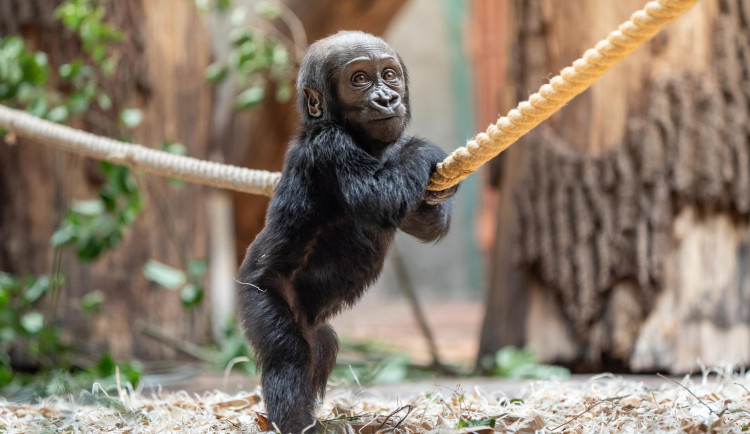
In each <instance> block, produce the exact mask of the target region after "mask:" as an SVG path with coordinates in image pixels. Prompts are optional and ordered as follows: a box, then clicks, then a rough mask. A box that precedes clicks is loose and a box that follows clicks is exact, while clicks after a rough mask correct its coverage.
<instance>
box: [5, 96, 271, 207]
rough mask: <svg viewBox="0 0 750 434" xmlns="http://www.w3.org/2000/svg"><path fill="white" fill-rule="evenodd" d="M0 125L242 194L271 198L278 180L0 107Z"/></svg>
mask: <svg viewBox="0 0 750 434" xmlns="http://www.w3.org/2000/svg"><path fill="white" fill-rule="evenodd" d="M0 126H3V127H5V128H7V129H8V130H9V131H11V132H13V133H14V134H17V135H19V136H22V137H27V138H30V139H34V140H36V141H39V142H42V143H45V144H48V145H51V146H54V147H57V148H60V149H64V150H67V151H71V152H75V153H77V154H81V155H85V156H87V157H91V158H96V159H99V160H105V161H109V162H112V163H117V164H121V165H123V166H128V167H130V168H133V169H137V170H145V171H148V172H152V173H156V174H158V175H163V176H168V177H172V178H180V179H183V180H185V181H190V182H197V183H200V184H208V185H211V186H214V187H219V188H227V189H230V190H236V191H242V192H245V193H253V194H262V195H265V196H269V197H270V196H273V190H274V188H275V187H276V184H277V183H278V182H279V179H280V178H281V174H280V173H278V172H268V171H266V170H252V169H246V168H243V167H236V166H229V165H226V164H220V163H214V162H211V161H204V160H199V159H196V158H191V157H185V156H182V155H174V154H170V153H168V152H164V151H159V150H156V149H151V148H147V147H145V146H141V145H135V144H130V143H125V142H120V141H117V140H113V139H109V138H106V137H100V136H96V135H94V134H91V133H87V132H85V131H80V130H76V129H73V128H70V127H66V126H64V125H59V124H55V123H53V122H49V121H46V120H44V119H39V118H37V117H34V116H32V115H30V114H28V113H26V112H23V111H20V110H15V109H11V108H8V107H5V106H2V105H0Z"/></svg>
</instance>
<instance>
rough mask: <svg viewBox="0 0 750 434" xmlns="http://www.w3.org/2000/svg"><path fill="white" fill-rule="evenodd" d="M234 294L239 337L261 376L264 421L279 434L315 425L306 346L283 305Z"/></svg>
mask: <svg viewBox="0 0 750 434" xmlns="http://www.w3.org/2000/svg"><path fill="white" fill-rule="evenodd" d="M240 293H241V299H242V307H243V315H244V327H245V334H246V335H247V338H248V340H249V341H250V343H251V345H252V347H253V349H254V351H255V358H256V363H257V364H258V366H259V367H260V370H261V383H262V385H263V399H264V400H265V402H266V409H267V410H268V418H269V421H271V422H275V423H276V425H278V427H279V429H280V430H281V432H283V433H290V432H291V433H294V434H298V433H301V432H302V430H304V429H305V428H307V427H308V426H311V425H312V424H313V422H314V421H315V416H314V411H315V395H316V391H315V386H314V385H313V383H312V381H311V378H310V372H311V368H312V366H311V365H312V358H311V356H312V354H311V351H310V345H309V344H308V342H307V341H306V340H305V338H304V336H303V333H302V330H301V329H300V327H299V326H298V325H297V323H296V322H295V321H294V315H293V314H292V311H291V309H290V308H289V305H288V304H287V303H286V301H285V300H284V299H283V298H282V297H281V296H279V295H278V294H277V293H275V292H274V291H273V290H271V289H270V288H269V290H268V291H267V292H261V291H258V290H255V289H252V288H251V289H243V290H241V291H240ZM312 429H313V430H314V428H312Z"/></svg>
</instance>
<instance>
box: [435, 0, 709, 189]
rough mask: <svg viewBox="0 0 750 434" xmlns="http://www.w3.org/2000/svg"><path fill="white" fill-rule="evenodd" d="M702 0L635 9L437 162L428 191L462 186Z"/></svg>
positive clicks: (662, 1) (669, 0)
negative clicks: (616, 27) (466, 141)
mask: <svg viewBox="0 0 750 434" xmlns="http://www.w3.org/2000/svg"><path fill="white" fill-rule="evenodd" d="M697 1H698V0H654V1H651V2H649V3H648V4H647V5H646V6H645V7H644V8H643V9H642V10H640V11H638V12H636V13H634V14H633V15H632V16H631V17H630V20H628V21H626V22H625V23H623V24H622V25H620V27H619V28H618V29H617V30H615V31H613V32H612V33H610V34H609V36H607V38H606V39H604V40H601V41H599V43H597V44H596V46H595V47H594V48H592V49H589V50H588V51H586V53H584V55H583V57H582V58H580V59H578V60H576V61H575V62H573V64H572V65H571V66H568V67H566V68H565V69H563V70H562V71H561V72H560V74H559V75H558V76H556V77H554V78H553V79H552V80H550V82H549V83H548V84H545V85H544V86H542V87H541V89H539V92H537V93H535V94H533V95H531V97H530V98H529V99H528V100H527V101H524V102H522V103H520V104H518V106H517V107H516V108H515V109H513V110H511V111H510V112H509V113H508V114H507V116H504V117H501V118H500V119H498V121H497V123H495V124H494V125H490V126H489V127H488V128H487V131H486V132H484V133H479V134H478V135H477V136H476V137H475V138H474V139H472V140H470V141H469V142H468V143H467V144H466V146H465V147H462V148H458V149H456V150H455V151H453V153H452V154H451V155H449V156H448V157H447V158H446V159H445V160H444V161H443V162H442V163H439V164H438V166H437V171H436V172H435V173H434V174H433V175H432V178H430V185H429V186H428V187H427V188H428V189H429V190H436V191H439V190H444V189H446V188H449V187H452V186H454V185H456V184H458V183H459V182H460V181H461V180H463V179H465V178H466V177H467V176H469V175H470V174H471V173H473V172H474V171H476V170H477V169H478V168H479V166H481V165H482V164H484V163H486V162H487V161H489V160H491V159H492V158H494V157H495V156H497V155H498V154H500V153H501V152H503V151H504V150H505V149H507V148H508V147H509V146H510V145H512V144H513V143H514V142H515V141H516V140H518V139H519V138H520V137H521V136H523V135H524V134H526V133H528V132H529V131H530V130H531V129H532V128H534V127H536V126H537V125H539V124H540V123H541V122H542V121H544V120H545V119H547V118H548V117H550V116H551V115H552V114H553V113H555V112H556V111H557V110H559V109H560V108H561V107H562V106H564V105H565V104H567V103H568V101H570V100H571V99H573V98H574V97H575V96H577V95H579V94H580V93H582V92H583V91H585V90H586V89H588V88H589V86H591V85H592V84H593V83H594V81H596V80H597V79H598V78H599V77H601V76H602V75H604V73H606V72H607V71H608V70H609V69H610V68H611V67H612V66H614V65H615V64H616V63H617V62H619V61H621V60H622V59H624V58H625V57H626V56H628V55H629V54H630V53H632V52H633V51H634V50H635V49H636V48H638V46H640V45H641V44H642V43H643V42H644V41H646V40H648V39H650V38H652V37H653V36H654V35H655V34H656V33H657V32H658V31H659V30H660V29H661V28H662V27H663V26H664V25H666V24H668V23H670V22H671V21H673V20H674V19H676V18H677V17H679V16H680V15H682V14H683V13H685V12H686V11H687V10H688V9H690V8H691V7H693V5H694V4H695V3H696V2H697Z"/></svg>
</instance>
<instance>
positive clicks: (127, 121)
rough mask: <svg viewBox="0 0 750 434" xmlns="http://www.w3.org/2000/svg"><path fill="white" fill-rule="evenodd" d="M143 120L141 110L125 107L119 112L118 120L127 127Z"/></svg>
mask: <svg viewBox="0 0 750 434" xmlns="http://www.w3.org/2000/svg"><path fill="white" fill-rule="evenodd" d="M142 121H143V112H142V111H141V110H138V109H125V110H123V111H122V113H120V122H122V123H123V125H125V126H126V127H128V128H135V127H137V126H138V125H139V124H140V123H141V122H142Z"/></svg>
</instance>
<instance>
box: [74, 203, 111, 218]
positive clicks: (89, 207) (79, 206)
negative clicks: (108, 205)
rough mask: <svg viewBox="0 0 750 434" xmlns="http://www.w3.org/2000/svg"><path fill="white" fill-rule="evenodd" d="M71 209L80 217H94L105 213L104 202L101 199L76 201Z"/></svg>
mask: <svg viewBox="0 0 750 434" xmlns="http://www.w3.org/2000/svg"><path fill="white" fill-rule="evenodd" d="M70 209H71V211H73V212H75V213H78V214H80V215H84V216H87V217H94V216H98V215H101V214H102V213H103V212H104V202H103V201H102V200H101V199H91V200H74V201H73V203H72V204H71V205H70Z"/></svg>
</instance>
